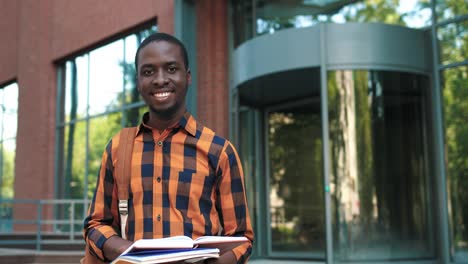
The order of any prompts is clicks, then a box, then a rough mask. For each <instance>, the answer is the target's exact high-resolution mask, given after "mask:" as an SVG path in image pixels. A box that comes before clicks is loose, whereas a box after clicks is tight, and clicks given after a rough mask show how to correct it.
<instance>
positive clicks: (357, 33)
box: [0, 0, 468, 263]
mask: <svg viewBox="0 0 468 264" xmlns="http://www.w3.org/2000/svg"><path fill="white" fill-rule="evenodd" d="M0 21H1V24H0V29H1V32H2V33H3V37H2V41H1V42H0V100H2V101H1V102H2V110H1V118H0V120H1V123H0V124H1V129H0V131H1V133H2V134H1V138H0V143H2V144H1V156H0V166H1V168H2V170H1V171H2V172H1V174H0V187H1V196H2V197H1V198H2V199H3V200H2V203H1V204H0V206H1V207H0V208H1V213H2V215H1V217H2V218H4V219H13V220H14V219H35V218H38V214H37V213H36V211H37V209H36V207H37V205H34V204H33V203H31V204H28V203H27V202H25V204H22V203H20V202H19V201H30V200H32V201H38V200H43V201H50V200H53V201H56V202H57V201H68V200H66V199H78V200H79V201H83V202H82V203H79V202H76V205H75V204H74V202H73V206H75V207H73V209H70V210H69V212H72V214H74V215H75V216H76V217H78V218H79V217H82V215H83V212H84V211H85V207H86V206H83V203H84V204H86V202H87V201H88V199H89V198H90V197H91V195H92V188H93V185H94V181H95V179H96V174H97V173H96V172H97V170H98V166H99V162H100V155H101V152H102V149H103V147H104V145H105V144H106V143H107V141H108V139H109V138H110V137H111V135H112V134H113V133H115V132H116V131H118V130H119V128H120V127H122V126H127V125H133V124H135V123H136V122H138V120H139V119H138V118H139V116H140V114H141V113H142V112H143V111H144V104H143V103H142V101H141V99H140V98H138V95H137V94H136V92H135V83H134V79H133V76H134V74H133V73H134V67H133V66H132V65H133V63H134V54H135V50H136V46H137V44H138V43H139V41H141V39H142V38H144V37H145V36H146V35H147V34H149V33H150V32H152V31H156V30H158V31H162V32H169V33H173V34H175V35H176V36H178V37H179V38H181V39H182V40H183V41H184V42H185V43H186V45H187V47H188V49H189V51H190V55H191V57H190V64H191V69H192V73H193V76H194V84H193V85H192V87H191V88H190V93H189V95H188V97H187V98H188V106H189V109H190V111H192V112H193V113H194V114H195V116H196V117H197V119H199V120H200V121H202V122H203V123H204V124H206V125H207V126H209V127H212V128H214V130H216V131H218V132H220V134H222V135H225V136H227V137H229V138H230V139H231V140H232V141H233V142H235V144H236V145H237V146H238V149H239V152H240V156H241V159H242V160H243V163H244V171H245V174H246V184H247V188H248V191H249V193H248V198H249V203H250V210H251V215H252V217H253V219H252V220H253V223H254V226H255V231H256V241H255V250H254V253H253V256H252V259H255V261H257V262H258V263H262V262H265V263H266V262H268V263H275V262H277V263H284V262H291V263H311V262H314V263H335V262H336V263H339V262H351V263H362V262H366V263H369V262H371V263H377V262H378V263H390V262H391V263H393V262H395V261H396V262H398V263H468V210H467V209H466V208H468V191H467V190H468V159H467V156H468V141H467V139H468V126H467V124H466V120H468V105H467V102H468V100H467V93H468V3H467V2H466V0H445V1H442V0H412V1H407V0H405V1H397V0H365V1H358V0H230V1H228V0H219V1H215V0H212V1H209V0H198V1H190V0H174V1H170V0H158V1H155V0H153V1H151V0H141V1H138V2H137V3H134V2H130V1H110V0H104V1H98V2H96V1H90V0H81V1H78V0H70V1H58V0H42V1H27V0H20V1H10V0H1V1H0ZM16 121H17V123H16ZM16 124H17V125H16ZM14 157H16V158H14ZM13 161H14V162H13ZM11 199H13V200H11ZM15 201H16V202H15ZM73 201H75V200H73ZM44 203H46V202H44ZM69 206H71V203H64V204H59V205H55V206H44V207H43V212H42V214H40V216H41V217H45V218H47V217H49V218H50V217H51V218H54V219H62V218H63V216H64V214H65V213H64V212H65V209H69ZM41 217H39V218H41ZM4 223H6V224H2V225H0V228H1V230H2V232H14V231H15V230H23V231H24V230H28V229H31V230H34V228H35V227H34V226H31V225H19V224H11V222H4ZM67 228H68V231H70V230H69V229H72V230H73V229H76V230H79V229H80V228H81V225H80V224H79V223H77V224H76V225H73V224H72V225H71V226H69V227H64V226H61V225H60V224H55V225H53V226H48V227H44V232H45V231H66V230H67Z"/></svg>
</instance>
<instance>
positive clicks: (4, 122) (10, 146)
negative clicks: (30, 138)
mask: <svg viewBox="0 0 468 264" xmlns="http://www.w3.org/2000/svg"><path fill="white" fill-rule="evenodd" d="M17 124H18V84H17V83H16V82H15V83H12V84H9V85H6V86H3V87H1V86H0V200H1V199H12V198H13V196H14V189H13V183H14V180H15V154H16V131H17ZM12 213H13V211H12V207H11V204H0V219H11V218H12ZM11 229H12V226H11V224H10V223H5V222H3V224H0V232H6V231H11Z"/></svg>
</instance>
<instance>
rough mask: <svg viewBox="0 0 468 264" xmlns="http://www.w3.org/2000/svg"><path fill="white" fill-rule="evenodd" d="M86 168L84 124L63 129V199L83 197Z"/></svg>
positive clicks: (79, 123) (75, 124)
mask: <svg viewBox="0 0 468 264" xmlns="http://www.w3.org/2000/svg"><path fill="white" fill-rule="evenodd" d="M85 166H86V122H84V121H81V122H76V123H72V124H70V125H69V126H66V127H65V140H64V167H63V169H64V173H63V175H64V183H63V184H64V198H82V197H83V177H84V175H85Z"/></svg>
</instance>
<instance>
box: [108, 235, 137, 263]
mask: <svg viewBox="0 0 468 264" xmlns="http://www.w3.org/2000/svg"><path fill="white" fill-rule="evenodd" d="M131 245H132V242H131V241H128V240H125V239H123V238H121V237H119V236H112V237H110V238H109V239H108V240H107V241H106V243H104V247H103V252H104V256H105V257H106V259H108V260H111V261H112V260H114V259H116V258H117V257H118V256H119V255H120V254H122V252H124V251H125V250H126V249H127V248H128V247H130V246H131Z"/></svg>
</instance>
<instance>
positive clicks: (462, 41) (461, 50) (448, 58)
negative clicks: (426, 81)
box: [437, 20, 468, 64]
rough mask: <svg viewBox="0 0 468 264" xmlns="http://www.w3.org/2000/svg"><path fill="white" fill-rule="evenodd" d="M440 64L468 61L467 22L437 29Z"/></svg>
mask: <svg viewBox="0 0 468 264" xmlns="http://www.w3.org/2000/svg"><path fill="white" fill-rule="evenodd" d="M437 35H438V38H439V40H440V60H441V63H442V64H449V63H454V62H461V61H465V60H468V20H466V21H463V22H461V23H452V24H448V25H445V26H444V27H441V28H438V29H437Z"/></svg>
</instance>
